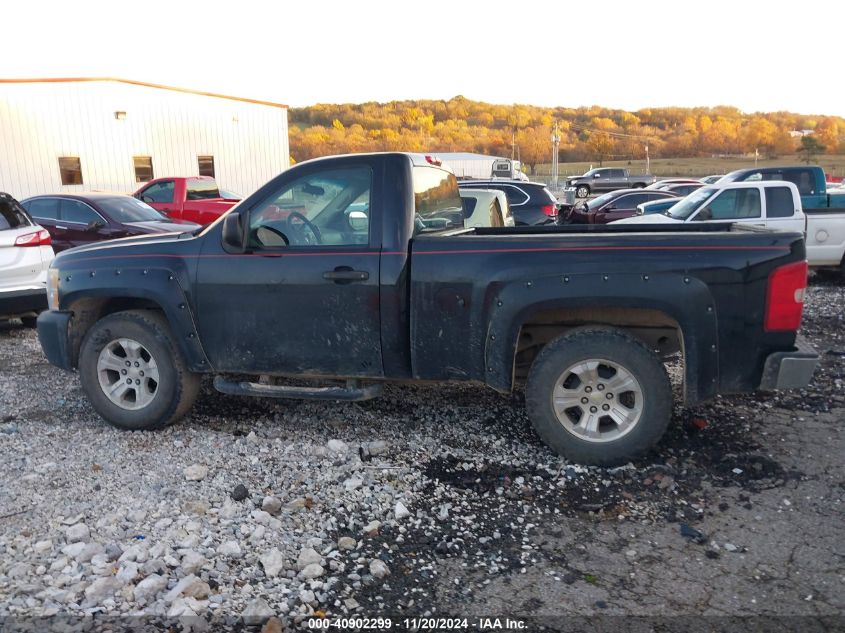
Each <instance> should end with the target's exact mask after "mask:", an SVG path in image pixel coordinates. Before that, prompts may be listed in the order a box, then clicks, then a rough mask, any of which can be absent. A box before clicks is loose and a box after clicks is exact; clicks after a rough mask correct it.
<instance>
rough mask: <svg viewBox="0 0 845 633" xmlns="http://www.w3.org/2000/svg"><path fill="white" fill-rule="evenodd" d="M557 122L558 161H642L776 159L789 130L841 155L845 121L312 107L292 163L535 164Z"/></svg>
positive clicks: (685, 113)
mask: <svg viewBox="0 0 845 633" xmlns="http://www.w3.org/2000/svg"><path fill="white" fill-rule="evenodd" d="M555 124H557V129H558V134H559V136H560V160H561V162H571V161H581V160H589V161H596V162H598V163H601V162H602V161H604V160H640V159H642V158H644V157H645V152H646V146H648V152H649V155H650V157H652V158H659V157H678V158H682V157H693V156H737V155H748V154H752V155H753V154H754V153H755V151H756V152H758V153H759V155H760V156H761V157H768V158H775V157H777V156H780V155H784V154H793V153H795V152H796V151H798V150H799V149H800V148H801V143H800V141H801V139H800V138H795V137H793V136H791V135H790V132H791V131H794V130H812V137H813V138H814V139H815V141H816V145H817V146H818V147H823V148H824V150H823V151H825V152H827V153H831V154H838V153H845V119H843V118H842V117H836V116H824V115H803V114H794V113H791V112H755V113H752V114H746V113H743V112H740V111H739V110H738V109H737V108H733V107H729V106H718V107H714V108H674V107H671V108H649V109H645V110H639V111H637V112H626V111H624V110H613V109H608V108H602V107H599V106H592V107H589V108H587V107H582V108H563V107H557V108H543V107H537V106H530V105H495V104H490V103H482V102H478V101H470V100H469V99H466V98H464V97H461V96H458V97H454V98H452V99H449V100H448V101H429V100H420V101H391V102H389V103H363V104H337V105H333V104H318V105H314V106H310V107H306V108H291V110H290V148H291V156H292V158H293V159H294V160H296V161H303V160H307V159H309V158H315V157H317V156H325V155H328V154H342V153H348V152H367V151H418V152H477V153H481V154H495V155H502V156H511V154H512V152H513V153H514V154H515V155H516V156H518V158H520V159H521V160H522V162H523V163H524V164H525V165H528V166H529V168H531V169H532V170H533V167H534V165H536V164H539V163H547V162H549V161H550V154H551V142H550V137H551V134H552V130H553V129H554V126H555Z"/></svg>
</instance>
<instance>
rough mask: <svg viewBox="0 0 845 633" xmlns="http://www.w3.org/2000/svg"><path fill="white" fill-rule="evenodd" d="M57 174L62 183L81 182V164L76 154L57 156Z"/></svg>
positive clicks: (76, 183)
mask: <svg viewBox="0 0 845 633" xmlns="http://www.w3.org/2000/svg"><path fill="white" fill-rule="evenodd" d="M59 174H61V176H62V184H63V185H81V184H82V164H81V163H80V162H79V157H78V156H59Z"/></svg>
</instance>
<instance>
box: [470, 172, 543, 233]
mask: <svg viewBox="0 0 845 633" xmlns="http://www.w3.org/2000/svg"><path fill="white" fill-rule="evenodd" d="M458 186H459V187H460V188H461V189H499V190H500V191H504V192H505V195H506V196H507V198H508V205H509V206H510V208H511V213H512V214H513V220H514V224H515V225H516V226H525V225H531V224H550V223H553V222H554V221H555V220H556V218H557V213H558V204H557V200H556V199H555V197H554V196H553V195H552V192H551V191H549V188H548V187H546V185H544V184H543V183H541V182H525V181H523V180H498V179H491V180H460V181H458Z"/></svg>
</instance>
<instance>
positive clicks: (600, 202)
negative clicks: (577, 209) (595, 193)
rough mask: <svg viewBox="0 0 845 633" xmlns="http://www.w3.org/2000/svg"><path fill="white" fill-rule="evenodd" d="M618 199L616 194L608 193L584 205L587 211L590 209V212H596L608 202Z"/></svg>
mask: <svg viewBox="0 0 845 633" xmlns="http://www.w3.org/2000/svg"><path fill="white" fill-rule="evenodd" d="M616 197H617V196H616V193H615V192H610V193H606V194H604V195H603V196H599V197H598V198H593V199H592V200H590V201H588V202H586V203H585V204H584V206H585V207H587V209H589V210H590V211H594V210H595V209H598V208H599V207H601V206H602V205H604V204H605V203H606V202H610V201H611V200H613V199H614V198H616Z"/></svg>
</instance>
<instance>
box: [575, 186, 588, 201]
mask: <svg viewBox="0 0 845 633" xmlns="http://www.w3.org/2000/svg"><path fill="white" fill-rule="evenodd" d="M577 193H578V197H579V198H586V197H587V189H586V188H585V187H578V191H577Z"/></svg>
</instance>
